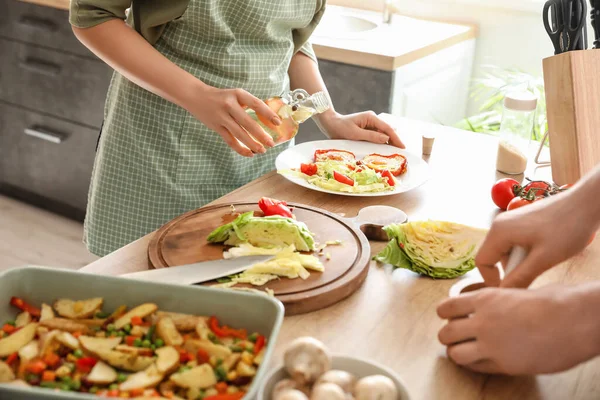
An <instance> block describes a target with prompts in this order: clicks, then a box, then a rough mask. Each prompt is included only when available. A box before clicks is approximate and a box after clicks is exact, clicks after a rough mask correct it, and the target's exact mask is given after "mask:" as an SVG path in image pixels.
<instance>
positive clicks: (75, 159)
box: [0, 103, 98, 211]
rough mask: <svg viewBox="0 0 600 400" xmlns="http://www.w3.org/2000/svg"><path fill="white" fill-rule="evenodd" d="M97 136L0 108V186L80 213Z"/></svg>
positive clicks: (76, 127)
mask: <svg viewBox="0 0 600 400" xmlns="http://www.w3.org/2000/svg"><path fill="white" fill-rule="evenodd" d="M97 137H98V132H97V131H96V130H93V129H90V128H86V127H82V126H80V125H76V124H73V123H70V122H66V121H63V120H59V119H56V118H51V117H48V116H45V115H42V114H38V113H34V112H30V111H26V110H23V109H21V108H17V107H13V106H10V105H6V104H3V103H0V185H1V184H2V183H4V184H8V185H10V186H12V187H16V188H19V189H22V190H24V191H26V192H30V193H33V194H36V195H39V196H43V197H44V198H47V199H50V200H53V201H56V202H60V203H63V204H66V205H68V206H70V207H73V208H76V209H78V210H82V211H83V210H85V207H86V203H87V192H88V188H89V182H90V177H91V173H92V167H93V162H94V157H95V146H96V139H97Z"/></svg>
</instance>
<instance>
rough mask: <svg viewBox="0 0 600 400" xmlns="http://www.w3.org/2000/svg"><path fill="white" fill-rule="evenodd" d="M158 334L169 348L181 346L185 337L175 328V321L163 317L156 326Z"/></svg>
mask: <svg viewBox="0 0 600 400" xmlns="http://www.w3.org/2000/svg"><path fill="white" fill-rule="evenodd" d="M156 334H157V335H158V337H160V338H161V339H162V340H164V341H165V344H166V345H167V346H181V345H182V344H183V337H182V336H181V335H180V334H179V331H178V330H177V328H176V327H175V324H174V323H173V320H172V319H171V318H169V317H163V318H161V319H159V320H158V324H156Z"/></svg>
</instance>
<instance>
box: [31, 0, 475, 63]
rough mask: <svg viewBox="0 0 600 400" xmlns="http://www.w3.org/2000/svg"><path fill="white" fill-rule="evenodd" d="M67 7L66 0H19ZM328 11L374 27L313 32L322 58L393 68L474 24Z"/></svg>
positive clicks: (464, 36) (459, 38)
mask: <svg viewBox="0 0 600 400" xmlns="http://www.w3.org/2000/svg"><path fill="white" fill-rule="evenodd" d="M20 1H25V2H28V3H34V4H39V5H42V6H48V7H54V8H59V9H64V10H68V9H69V0H20ZM327 13H332V14H334V15H338V14H339V15H349V16H355V17H359V18H362V19H365V20H367V21H371V22H373V23H375V24H377V25H378V26H377V28H376V29H374V30H372V31H369V32H366V33H360V34H352V35H351V36H349V37H335V38H334V37H324V36H323V37H322V36H319V35H313V37H312V38H311V42H312V43H313V47H314V50H315V53H316V54H317V57H318V58H319V59H321V60H327V61H335V62H340V63H344V64H350V65H356V66H361V67H367V68H373V69H378V70H383V71H393V70H395V69H397V68H399V67H401V66H403V65H406V64H409V63H411V62H413V61H416V60H419V59H421V58H424V57H427V56H428V55H431V54H434V53H436V52H438V51H441V50H443V49H446V48H449V47H451V46H453V45H455V44H458V43H461V42H464V41H467V40H471V39H474V38H475V37H476V36H477V27H475V26H473V25H459V24H455V23H452V22H440V21H430V20H423V19H415V18H409V17H404V16H401V15H397V14H396V15H394V18H393V21H392V24H389V25H388V24H383V23H382V13H381V12H374V11H367V10H358V9H353V8H346V7H339V6H328V9H327Z"/></svg>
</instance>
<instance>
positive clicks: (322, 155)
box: [314, 149, 356, 162]
mask: <svg viewBox="0 0 600 400" xmlns="http://www.w3.org/2000/svg"><path fill="white" fill-rule="evenodd" d="M314 160H315V162H317V161H325V160H335V161H354V160H356V156H355V155H354V153H352V152H350V151H346V150H337V149H329V150H317V151H315V154H314Z"/></svg>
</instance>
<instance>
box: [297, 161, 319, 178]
mask: <svg viewBox="0 0 600 400" xmlns="http://www.w3.org/2000/svg"><path fill="white" fill-rule="evenodd" d="M318 169H319V168H318V167H317V164H300V172H302V173H303V174H305V175H308V176H313V175H315V174H316V173H317V170H318Z"/></svg>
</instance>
